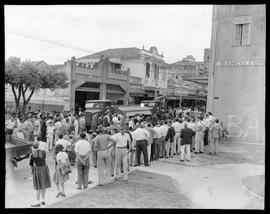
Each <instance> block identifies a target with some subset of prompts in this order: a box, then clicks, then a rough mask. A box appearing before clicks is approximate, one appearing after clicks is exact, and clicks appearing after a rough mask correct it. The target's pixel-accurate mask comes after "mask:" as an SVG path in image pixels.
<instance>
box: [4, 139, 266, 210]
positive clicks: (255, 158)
mask: <svg viewBox="0 0 270 214" xmlns="http://www.w3.org/2000/svg"><path fill="white" fill-rule="evenodd" d="M207 151H208V148H207V147H206V149H205V153H204V154H194V153H192V154H191V161H190V162H186V161H185V162H180V161H179V159H180V157H179V155H177V156H175V157H174V158H172V159H160V160H159V161H155V162H151V163H150V164H151V166H150V167H144V166H140V167H132V168H131V171H133V170H141V171H146V172H153V173H157V174H163V175H168V176H171V177H172V178H173V179H174V180H175V181H176V182H175V185H176V186H178V190H179V192H180V193H181V194H183V195H185V196H186V197H188V198H189V199H190V200H191V201H193V202H194V203H195V204H197V205H199V207H201V208H209V209H211V208H217V209H245V208H248V209H254V208H256V209H263V205H264V201H263V200H262V199H261V198H258V197H256V195H254V194H252V193H251V192H250V191H249V190H247V189H246V188H244V187H243V185H242V180H243V178H245V177H248V176H255V175H264V174H265V172H264V154H265V152H264V151H265V150H264V146H260V145H250V144H243V143H230V144H220V146H219V154H218V155H217V156H211V155H208V154H207ZM49 160H50V159H49ZM26 162H27V161H26ZM49 164H50V165H51V166H50V167H51V168H52V163H49ZM19 167H22V166H19ZM21 170H22V171H23V172H25V171H24V170H26V171H27V170H28V169H23V168H21ZM28 171H29V170H28ZM50 172H51V177H52V173H53V170H50ZM76 173H77V170H76V168H75V167H73V171H72V173H71V174H70V179H69V181H67V183H66V184H65V187H66V195H67V198H69V197H71V196H73V195H76V194H80V193H82V192H84V191H87V190H77V189H76V187H77V186H76V184H75V181H76V177H77V174H76ZM18 175H19V174H18ZM19 176H20V175H19ZM89 179H91V180H92V181H94V182H95V183H93V184H90V185H89V187H88V189H89V188H93V187H95V186H96V184H97V169H96V168H94V167H93V166H92V165H91V167H90V172H89ZM6 188H8V191H6V208H29V207H30V204H31V203H33V202H34V201H35V191H34V189H33V184H32V177H31V176H30V174H29V172H28V174H27V175H26V176H25V177H24V178H22V177H20V179H19V181H18V179H17V180H16V182H12V180H8V181H7V183H6ZM56 194H57V189H56V186H55V184H54V183H53V182H52V187H51V188H49V189H47V191H46V205H47V206H49V205H52V204H54V203H57V202H59V201H62V200H63V199H64V198H56V197H55V196H56ZM70 206H71V207H72V205H70Z"/></svg>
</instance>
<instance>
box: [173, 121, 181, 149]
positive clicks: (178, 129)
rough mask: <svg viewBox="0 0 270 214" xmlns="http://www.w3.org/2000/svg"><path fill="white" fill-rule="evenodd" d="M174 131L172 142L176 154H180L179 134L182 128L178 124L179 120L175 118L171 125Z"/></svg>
mask: <svg viewBox="0 0 270 214" xmlns="http://www.w3.org/2000/svg"><path fill="white" fill-rule="evenodd" d="M172 126H173V128H174V130H175V136H174V141H175V145H176V150H175V151H176V154H180V151H181V138H180V132H181V129H182V128H183V126H182V124H181V123H180V122H179V119H178V118H177V119H176V120H175V122H174V123H173V124H172Z"/></svg>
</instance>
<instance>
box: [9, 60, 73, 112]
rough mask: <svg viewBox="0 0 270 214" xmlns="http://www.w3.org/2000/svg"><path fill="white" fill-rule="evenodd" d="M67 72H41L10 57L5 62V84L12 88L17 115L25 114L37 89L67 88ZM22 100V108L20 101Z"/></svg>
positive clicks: (26, 63) (31, 65)
mask: <svg viewBox="0 0 270 214" xmlns="http://www.w3.org/2000/svg"><path fill="white" fill-rule="evenodd" d="M67 80H68V78H67V75H66V73H65V72H56V71H50V70H41V69H39V68H37V67H36V66H34V65H33V64H31V63H30V62H27V61H25V62H21V60H20V58H18V57H10V58H8V60H6V61H5V83H6V84H9V85H10V86H11V89H12V92H13V95H14V99H15V104H16V112H17V113H25V109H26V106H27V104H28V103H29V101H30V100H31V97H32V96H33V94H34V92H35V90H36V89H39V88H42V89H47V88H48V89H50V90H51V91H53V90H55V89H57V88H67V87H68V83H67ZM21 98H22V106H20V101H21Z"/></svg>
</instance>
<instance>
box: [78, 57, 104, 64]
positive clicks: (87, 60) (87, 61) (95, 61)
mask: <svg viewBox="0 0 270 214" xmlns="http://www.w3.org/2000/svg"><path fill="white" fill-rule="evenodd" d="M99 61H100V58H95V59H77V62H83V63H97V62H99Z"/></svg>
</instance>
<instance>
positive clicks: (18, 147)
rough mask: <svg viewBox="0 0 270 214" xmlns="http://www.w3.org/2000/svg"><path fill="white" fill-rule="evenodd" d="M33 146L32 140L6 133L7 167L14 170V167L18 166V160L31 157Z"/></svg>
mask: <svg viewBox="0 0 270 214" xmlns="http://www.w3.org/2000/svg"><path fill="white" fill-rule="evenodd" d="M31 146H32V142H31V141H28V140H25V139H21V138H17V137H14V136H12V135H6V142H5V149H6V167H9V169H11V171H13V170H14V167H17V166H18V164H17V162H19V161H21V160H24V159H26V158H29V156H30V154H31Z"/></svg>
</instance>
